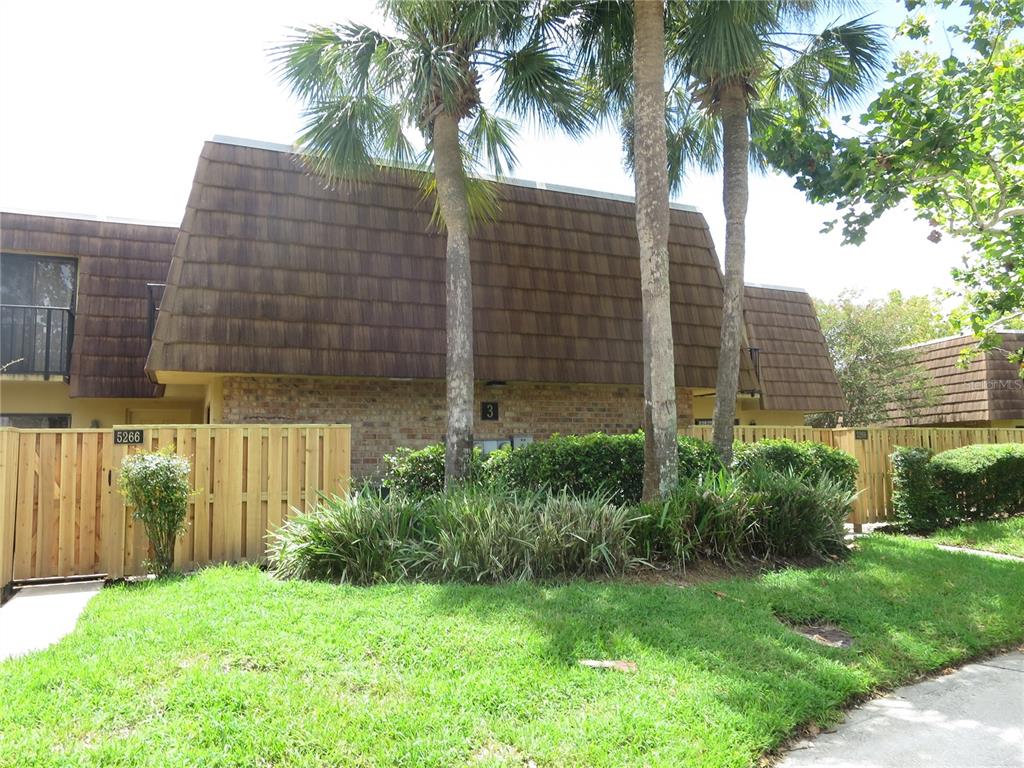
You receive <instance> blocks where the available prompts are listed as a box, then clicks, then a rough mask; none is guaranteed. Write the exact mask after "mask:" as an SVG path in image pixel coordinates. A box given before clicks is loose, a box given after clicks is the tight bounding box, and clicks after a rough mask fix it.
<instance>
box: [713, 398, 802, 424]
mask: <svg viewBox="0 0 1024 768" xmlns="http://www.w3.org/2000/svg"><path fill="white" fill-rule="evenodd" d="M714 412H715V396H714V395H713V394H705V393H702V392H695V393H694V396H693V418H694V420H697V419H710V418H711V417H712V415H713V414H714ZM736 418H737V419H739V420H740V424H741V425H742V426H749V425H751V424H756V425H757V426H761V427H802V426H804V414H803V413H801V412H800V411H763V410H761V403H760V400H759V399H758V398H756V397H740V398H738V399H737V400H736Z"/></svg>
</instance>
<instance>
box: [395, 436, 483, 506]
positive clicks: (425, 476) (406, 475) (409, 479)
mask: <svg viewBox="0 0 1024 768" xmlns="http://www.w3.org/2000/svg"><path fill="white" fill-rule="evenodd" d="M383 461H384V477H383V485H384V487H385V488H387V489H388V490H389V491H394V492H395V493H402V494H405V495H407V496H426V495H429V494H432V493H440V492H441V491H443V490H444V445H443V444H441V443H434V444H433V445H428V446H427V447H426V448H420V449H419V450H413V449H412V448H398V449H397V450H396V451H395V452H394V453H393V454H389V455H387V456H384V459H383ZM482 466H483V455H482V454H481V452H480V449H479V448H474V449H473V462H472V477H473V478H480V477H481V468H482Z"/></svg>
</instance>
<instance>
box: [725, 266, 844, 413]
mask: <svg viewBox="0 0 1024 768" xmlns="http://www.w3.org/2000/svg"><path fill="white" fill-rule="evenodd" d="M744 302H745V307H744V317H745V320H746V322H747V333H748V334H749V340H750V346H751V347H756V348H758V349H759V350H760V365H761V384H762V390H763V391H762V395H761V401H762V405H763V407H764V408H765V409H767V410H773V411H774V410H778V411H803V412H820V411H842V410H845V408H846V399H845V398H844V397H843V391H842V389H840V388H839V382H838V381H837V380H836V373H835V369H834V368H833V367H832V360H831V358H830V357H829V354H828V347H827V346H826V344H825V337H824V336H823V335H822V333H821V326H820V325H819V324H818V316H817V314H816V313H815V311H814V302H813V301H811V297H810V296H809V295H808V294H807V293H806V292H805V291H800V290H796V289H790V288H769V287H764V286H753V285H748V286H747V287H746V290H745V292H744Z"/></svg>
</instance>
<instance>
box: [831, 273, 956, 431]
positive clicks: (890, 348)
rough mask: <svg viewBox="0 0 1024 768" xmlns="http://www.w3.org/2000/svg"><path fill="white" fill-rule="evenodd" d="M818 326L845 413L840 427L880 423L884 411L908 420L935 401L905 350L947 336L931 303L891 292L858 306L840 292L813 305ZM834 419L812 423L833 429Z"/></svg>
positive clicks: (856, 299) (855, 296) (853, 295)
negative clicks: (894, 410)
mask: <svg viewBox="0 0 1024 768" xmlns="http://www.w3.org/2000/svg"><path fill="white" fill-rule="evenodd" d="M815 309H816V310H817V313H818V320H819V322H820V323H821V330H822V333H824V335H825V341H826V343H827V344H828V349H829V355H830V356H831V358H832V364H833V366H834V367H835V369H836V376H837V378H838V379H839V386H840V387H842V390H843V394H844V395H845V396H846V400H847V404H848V406H849V407H848V409H847V410H846V411H845V412H844V413H843V414H842V416H843V423H844V424H845V425H846V426H860V425H864V424H871V423H873V422H877V421H881V420H883V419H884V418H885V417H886V415H887V414H888V412H889V408H890V406H893V405H895V406H897V407H898V408H899V410H901V411H902V412H904V413H908V414H910V415H913V414H914V413H915V412H917V411H918V410H920V409H921V408H922V407H924V406H927V405H929V404H930V403H931V402H932V401H933V400H934V399H935V397H936V393H935V392H934V391H933V390H934V387H933V384H932V381H931V378H930V377H929V375H928V374H927V372H925V371H924V370H923V369H922V368H920V366H918V364H917V358H916V356H915V354H914V351H913V350H911V349H907V348H906V347H907V345H909V344H915V343H917V342H920V341H927V340H929V339H934V338H938V337H941V336H943V335H946V334H948V332H949V328H950V327H949V324H948V322H947V321H946V320H945V319H944V318H943V316H942V313H941V311H940V309H939V306H938V304H937V302H936V301H935V300H934V299H932V298H930V297H927V296H907V297H904V296H903V295H902V294H901V293H900V292H899V291H892V292H891V293H889V295H888V296H887V297H886V298H885V299H884V300H877V299H875V300H871V301H864V300H862V298H861V296H860V294H859V293H857V292H854V291H845V292H843V293H842V294H840V296H839V297H838V298H837V299H836V300H835V301H815ZM836 417H837V414H818V415H815V416H814V417H812V421H813V423H814V425H815V426H824V427H833V426H835V425H836Z"/></svg>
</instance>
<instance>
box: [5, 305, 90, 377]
mask: <svg viewBox="0 0 1024 768" xmlns="http://www.w3.org/2000/svg"><path fill="white" fill-rule="evenodd" d="M74 335H75V313H74V312H73V311H72V310H71V309H69V308H67V307H34V306H28V305H25V304H5V305H3V306H0V373H20V374H35V375H38V374H42V375H43V377H44V378H47V379H48V378H50V376H62V377H64V378H67V376H68V374H69V373H70V371H71V342H72V340H73V339H74Z"/></svg>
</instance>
